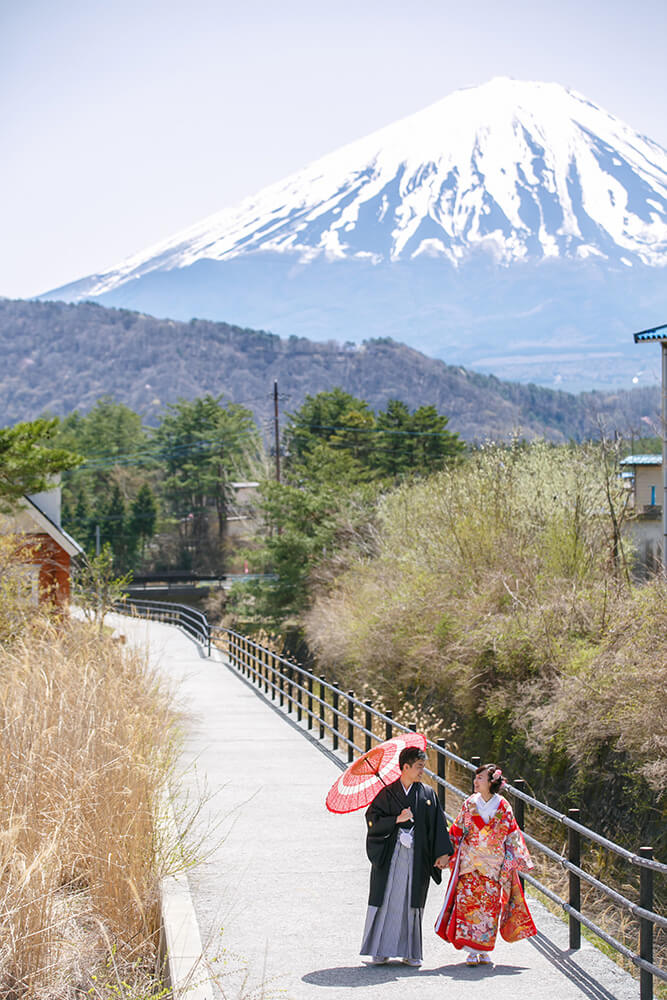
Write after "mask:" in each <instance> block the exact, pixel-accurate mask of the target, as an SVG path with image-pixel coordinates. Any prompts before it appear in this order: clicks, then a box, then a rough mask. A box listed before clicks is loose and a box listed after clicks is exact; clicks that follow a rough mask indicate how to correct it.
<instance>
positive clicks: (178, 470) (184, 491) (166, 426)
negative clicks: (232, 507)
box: [155, 395, 260, 557]
mask: <svg viewBox="0 0 667 1000" xmlns="http://www.w3.org/2000/svg"><path fill="white" fill-rule="evenodd" d="M221 399H222V397H221V396H211V395H207V396H204V397H202V398H200V399H194V400H185V399H181V400H179V401H178V403H174V404H171V405H170V406H169V407H168V409H167V413H166V414H165V416H164V417H163V418H162V421H161V423H160V426H159V427H158V429H157V431H156V434H155V441H156V443H157V444H158V446H159V448H160V451H161V454H162V462H163V464H164V467H165V472H166V475H165V478H164V480H163V482H162V490H163V496H164V498H165V502H166V504H167V508H168V510H169V512H170V513H172V515H173V516H174V517H177V518H178V519H179V524H180V532H181V537H182V540H183V542H184V544H185V545H186V547H187V548H188V549H189V550H190V552H191V554H192V555H194V556H195V557H196V556H199V555H201V554H202V551H203V549H204V548H205V546H206V545H207V544H208V541H209V529H208V516H207V515H208V511H209V510H210V509H211V508H213V509H215V511H216V515H217V526H218V539H219V541H221V540H222V538H223V535H224V530H225V522H226V519H227V511H228V506H229V502H230V498H231V486H230V484H231V482H232V481H233V480H234V479H240V478H243V477H245V476H246V475H248V474H249V472H250V471H251V469H252V468H253V465H254V464H255V463H256V461H257V455H258V453H259V449H260V443H259V435H258V433H257V428H256V427H255V424H254V421H253V416H252V413H251V412H250V410H247V409H246V408H245V407H243V406H240V405H238V404H237V403H226V404H224V405H223V404H221Z"/></svg>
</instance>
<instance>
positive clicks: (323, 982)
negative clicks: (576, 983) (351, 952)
mask: <svg viewBox="0 0 667 1000" xmlns="http://www.w3.org/2000/svg"><path fill="white" fill-rule="evenodd" d="M525 971H526V969H525V967H524V966H521V965H503V964H498V965H493V966H491V965H486V966H482V965H476V966H475V965H465V964H464V963H463V962H457V963H456V964H453V965H442V966H440V968H438V969H423V968H422V969H411V968H410V967H409V966H407V965H403V964H402V963H401V962H388V963H387V964H386V965H371V964H370V962H368V963H363V964H361V965H340V966H334V968H331V969H317V970H316V971H314V972H309V973H308V974H307V975H305V976H303V977H302V979H301V981H302V982H304V983H310V984H311V985H312V986H347V987H354V986H360V987H364V986H378V985H379V984H381V983H394V982H398V981H400V980H403V979H412V980H416V979H432V978H433V977H434V976H437V977H438V978H443V979H444V978H446V979H454V980H459V981H461V982H476V981H478V980H480V979H491V978H492V977H493V976H517V975H519V974H520V973H522V972H525ZM612 1000H613V998H612Z"/></svg>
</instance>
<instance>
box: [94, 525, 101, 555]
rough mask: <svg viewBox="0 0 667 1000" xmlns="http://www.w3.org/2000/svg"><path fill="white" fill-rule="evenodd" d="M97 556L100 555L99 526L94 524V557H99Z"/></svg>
mask: <svg viewBox="0 0 667 1000" xmlns="http://www.w3.org/2000/svg"><path fill="white" fill-rule="evenodd" d="M99 554H100V526H99V524H96V525H95V555H96V556H99Z"/></svg>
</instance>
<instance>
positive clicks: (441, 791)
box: [438, 736, 447, 812]
mask: <svg viewBox="0 0 667 1000" xmlns="http://www.w3.org/2000/svg"><path fill="white" fill-rule="evenodd" d="M446 746H447V741H446V739H445V737H444V736H441V737H440V739H439V740H438V777H439V778H442V780H443V781H444V780H445V765H446V762H447V758H446V757H445V747H446ZM446 793H447V789H446V788H445V786H444V785H441V784H440V783H438V802H439V803H440V808H441V809H442V811H443V812H444V811H445V795H446Z"/></svg>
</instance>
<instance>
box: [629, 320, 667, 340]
mask: <svg viewBox="0 0 667 1000" xmlns="http://www.w3.org/2000/svg"><path fill="white" fill-rule="evenodd" d="M660 330H662V331H663V332H662V333H660V332H659V331H660ZM632 336H633V337H634V338H635V344H639V343H641V342H642V341H644V340H667V323H663V324H662V326H653V327H651V329H650V330H640V331H639V333H633V334H632Z"/></svg>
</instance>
